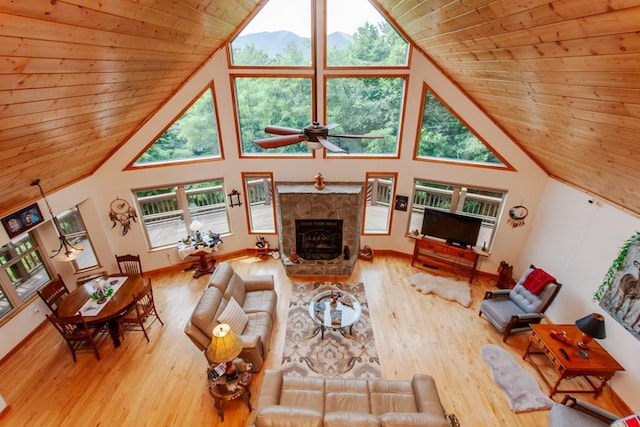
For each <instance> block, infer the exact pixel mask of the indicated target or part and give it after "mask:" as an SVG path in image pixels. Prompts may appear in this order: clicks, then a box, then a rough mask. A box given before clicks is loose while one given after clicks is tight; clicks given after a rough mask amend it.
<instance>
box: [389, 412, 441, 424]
mask: <svg viewBox="0 0 640 427" xmlns="http://www.w3.org/2000/svg"><path fill="white" fill-rule="evenodd" d="M380 425H381V426H385V427H395V426H398V427H400V426H429V427H449V422H448V421H447V419H446V418H444V417H443V416H441V417H439V416H437V415H433V414H423V413H419V412H416V413H399V412H391V413H386V414H381V415H380Z"/></svg>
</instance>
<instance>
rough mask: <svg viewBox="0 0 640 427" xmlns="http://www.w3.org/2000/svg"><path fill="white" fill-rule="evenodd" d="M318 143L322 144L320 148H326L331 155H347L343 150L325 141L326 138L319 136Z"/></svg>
mask: <svg viewBox="0 0 640 427" xmlns="http://www.w3.org/2000/svg"><path fill="white" fill-rule="evenodd" d="M318 142H319V143H320V144H322V146H323V147H324V148H326V149H327V150H329V151H331V152H333V153H347V154H348V152H347V150H344V149H342V148H340V147H338V146H337V145H336V144H334V143H332V142H329V140H328V139H326V138H323V137H321V136H319V137H318Z"/></svg>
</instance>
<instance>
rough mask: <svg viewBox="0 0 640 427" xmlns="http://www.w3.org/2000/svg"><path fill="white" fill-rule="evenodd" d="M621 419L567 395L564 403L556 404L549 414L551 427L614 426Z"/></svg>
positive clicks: (563, 400)
mask: <svg viewBox="0 0 640 427" xmlns="http://www.w3.org/2000/svg"><path fill="white" fill-rule="evenodd" d="M618 419H619V417H618V416H616V415H614V414H612V413H610V412H607V411H605V410H604V409H602V408H598V407H597V406H594V405H592V404H590V403H587V402H584V401H582V400H579V399H576V398H574V397H572V396H569V395H565V396H564V398H563V399H562V403H556V404H554V405H553V407H552V408H551V411H550V412H549V425H550V426H551V427H573V426H580V427H600V426H603V427H604V426H613V425H615V424H612V423H613V422H615V421H616V420H618Z"/></svg>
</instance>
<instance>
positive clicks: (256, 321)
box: [242, 312, 273, 346]
mask: <svg viewBox="0 0 640 427" xmlns="http://www.w3.org/2000/svg"><path fill="white" fill-rule="evenodd" d="M247 318H248V319H249V321H248V322H247V326H245V328H244V331H243V332H242V335H247V336H260V337H262V340H263V341H265V342H264V345H265V346H269V338H270V337H271V330H272V329H273V322H272V321H271V316H270V315H269V314H268V313H262V312H260V313H249V314H247Z"/></svg>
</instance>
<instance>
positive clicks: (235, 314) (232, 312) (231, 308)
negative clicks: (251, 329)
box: [218, 298, 249, 335]
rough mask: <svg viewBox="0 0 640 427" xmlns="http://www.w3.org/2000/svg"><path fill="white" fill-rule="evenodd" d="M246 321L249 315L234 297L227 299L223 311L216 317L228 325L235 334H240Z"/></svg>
mask: <svg viewBox="0 0 640 427" xmlns="http://www.w3.org/2000/svg"><path fill="white" fill-rule="evenodd" d="M248 321H249V317H248V316H247V314H246V313H245V312H244V310H242V307H240V304H238V302H237V301H236V300H235V299H234V298H231V299H230V300H229V303H228V304H227V306H226V307H225V308H224V311H223V312H222V313H221V314H220V317H218V322H219V323H226V324H227V325H229V327H231V330H232V331H233V332H234V333H235V334H236V335H240V334H242V331H244V327H245V326H247V322H248Z"/></svg>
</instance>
